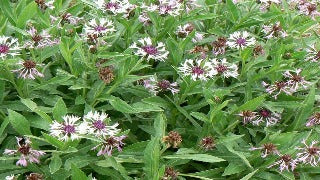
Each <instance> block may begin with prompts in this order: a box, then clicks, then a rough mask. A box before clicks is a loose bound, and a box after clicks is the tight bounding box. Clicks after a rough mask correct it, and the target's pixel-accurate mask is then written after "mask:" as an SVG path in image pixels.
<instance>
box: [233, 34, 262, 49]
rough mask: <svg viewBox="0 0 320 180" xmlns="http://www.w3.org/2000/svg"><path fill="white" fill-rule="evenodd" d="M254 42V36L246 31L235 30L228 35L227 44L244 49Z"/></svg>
mask: <svg viewBox="0 0 320 180" xmlns="http://www.w3.org/2000/svg"><path fill="white" fill-rule="evenodd" d="M255 43H256V40H255V38H254V37H250V34H249V33H248V32H247V31H243V32H240V31H237V32H234V33H233V34H231V35H230V37H229V39H228V41H227V45H228V46H229V47H231V48H237V49H244V48H246V47H250V46H253V45H254V44H255Z"/></svg>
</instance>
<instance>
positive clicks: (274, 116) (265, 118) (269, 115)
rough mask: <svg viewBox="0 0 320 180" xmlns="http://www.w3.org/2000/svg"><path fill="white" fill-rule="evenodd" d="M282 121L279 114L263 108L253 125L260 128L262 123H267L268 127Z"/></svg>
mask: <svg viewBox="0 0 320 180" xmlns="http://www.w3.org/2000/svg"><path fill="white" fill-rule="evenodd" d="M280 119H281V115H280V114H279V113H276V112H272V111H270V110H268V109H265V108H263V109H260V110H259V111H258V112H257V117H256V119H255V120H254V121H252V124H253V125H257V126H259V125H260V123H262V122H265V123H266V126H267V127H268V126H273V125H275V124H277V123H278V122H279V121H280Z"/></svg>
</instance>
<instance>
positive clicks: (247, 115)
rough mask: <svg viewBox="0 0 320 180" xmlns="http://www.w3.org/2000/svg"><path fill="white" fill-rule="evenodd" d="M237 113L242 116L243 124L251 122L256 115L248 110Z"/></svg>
mask: <svg viewBox="0 0 320 180" xmlns="http://www.w3.org/2000/svg"><path fill="white" fill-rule="evenodd" d="M237 115H238V116H240V117H242V123H243V124H244V125H246V124H248V123H251V122H252V121H253V120H254V119H255V118H256V117H257V113H256V112H253V111H250V110H246V111H242V112H240V113H239V114H237Z"/></svg>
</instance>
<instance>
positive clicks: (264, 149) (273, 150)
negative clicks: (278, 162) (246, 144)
mask: <svg viewBox="0 0 320 180" xmlns="http://www.w3.org/2000/svg"><path fill="white" fill-rule="evenodd" d="M250 150H251V151H254V150H260V151H261V157H262V158H265V157H267V156H269V155H271V154H274V155H280V153H279V151H278V149H277V146H275V145H274V144H272V143H266V144H263V145H262V146H260V147H252V148H250Z"/></svg>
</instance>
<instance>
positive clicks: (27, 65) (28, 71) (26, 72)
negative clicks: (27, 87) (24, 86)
mask: <svg viewBox="0 0 320 180" xmlns="http://www.w3.org/2000/svg"><path fill="white" fill-rule="evenodd" d="M18 65H20V66H22V67H21V68H19V69H16V70H12V72H18V73H19V77H20V78H23V79H35V77H37V76H38V77H44V75H43V74H42V73H41V72H39V71H38V70H37V68H36V66H37V64H36V62H34V61H32V60H25V61H23V62H19V63H18Z"/></svg>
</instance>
